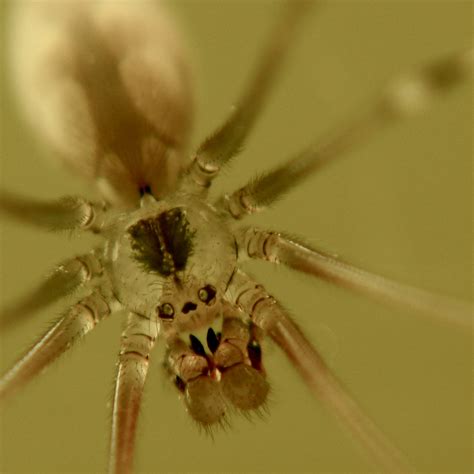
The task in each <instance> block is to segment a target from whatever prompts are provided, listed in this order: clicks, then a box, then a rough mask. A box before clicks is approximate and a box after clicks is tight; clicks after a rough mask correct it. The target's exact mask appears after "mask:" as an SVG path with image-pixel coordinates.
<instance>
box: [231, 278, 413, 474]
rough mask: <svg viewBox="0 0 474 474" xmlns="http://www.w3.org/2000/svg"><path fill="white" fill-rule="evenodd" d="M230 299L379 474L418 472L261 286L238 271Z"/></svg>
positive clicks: (232, 282) (233, 281)
mask: <svg viewBox="0 0 474 474" xmlns="http://www.w3.org/2000/svg"><path fill="white" fill-rule="evenodd" d="M228 297H229V299H230V301H231V302H232V303H234V304H235V305H237V306H238V307H239V308H240V309H242V310H243V311H245V312H246V313H247V314H249V316H250V317H251V318H252V321H253V323H254V324H255V325H256V326H258V327H259V328H261V329H262V330H263V331H264V333H266V334H267V335H269V336H270V337H271V338H272V339H273V341H275V342H276V344H277V345H278V346H279V347H280V348H281V349H282V350H283V352H284V353H285V354H286V356H287V357H288V359H289V360H290V362H291V363H292V364H293V365H294V366H295V368H296V369H297V370H298V372H299V373H300V375H301V376H302V377H303V379H304V381H305V382H306V384H307V385H308V387H309V389H310V390H311V392H312V393H313V394H314V396H315V397H316V398H317V399H318V400H319V401H320V402H321V403H323V404H324V405H325V407H326V408H327V409H328V410H329V411H330V412H331V413H332V414H333V415H334V416H335V417H336V419H337V420H338V422H339V423H340V424H341V425H342V428H343V430H344V431H347V432H349V433H350V434H351V436H352V438H353V440H354V441H355V442H357V443H358V444H359V447H361V448H363V451H364V453H365V454H366V455H367V456H368V458H369V460H370V461H371V462H372V463H374V465H375V466H376V467H377V469H380V470H381V471H383V472H397V473H402V472H403V473H410V472H414V470H413V468H412V467H411V466H410V465H409V463H408V461H407V460H406V459H405V457H404V456H403V454H402V453H401V452H400V451H399V450H398V449H397V448H396V447H395V446H394V445H393V444H392V443H391V442H390V441H389V440H388V439H387V438H386V436H385V435H384V434H383V433H382V432H381V431H380V429H379V428H378V427H377V426H376V425H375V423H374V422H373V421H372V420H371V419H370V418H369V417H368V416H367V415H366V414H365V413H364V412H363V411H362V409H361V408H360V407H359V405H358V404H357V403H356V401H355V400H354V399H353V398H352V397H351V395H349V393H348V392H347V390H346V389H345V388H344V386H343V385H342V384H341V382H339V380H338V379H337V377H336V376H335V375H334V374H333V373H332V372H331V370H330V369H329V367H328V366H327V365H326V363H325V362H324V360H323V359H322V357H321V355H320V354H319V353H318V351H317V350H316V349H315V348H314V347H313V346H312V345H311V343H310V342H309V341H308V340H307V339H306V337H305V336H304V335H303V333H302V332H301V330H300V329H299V328H298V326H297V325H296V324H295V323H294V322H293V321H292V320H291V318H290V317H289V316H288V314H287V313H286V311H285V310H284V309H283V308H282V307H281V306H280V305H279V304H278V302H277V301H276V300H275V299H274V298H273V297H272V296H270V295H269V294H268V293H267V292H266V290H265V289H264V288H263V287H262V285H260V284H257V283H256V282H255V281H253V280H252V279H251V278H250V277H248V276H247V275H245V274H244V273H243V272H241V271H240V270H239V271H237V272H236V273H234V277H233V279H232V281H231V284H230V286H229V290H228Z"/></svg>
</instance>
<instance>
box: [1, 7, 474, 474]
mask: <svg viewBox="0 0 474 474" xmlns="http://www.w3.org/2000/svg"><path fill="white" fill-rule="evenodd" d="M171 9H172V10H174V11H175V16H176V17H177V18H178V19H179V22H180V24H181V27H182V29H183V32H184V34H185V37H186V40H187V43H188V46H189V50H190V57H191V58H192V61H193V64H194V65H195V76H196V78H195V82H196V100H197V114H196V125H195V134H194V137H195V139H194V143H196V142H197V141H198V140H199V138H201V137H203V135H204V134H205V133H206V132H208V131H210V130H211V129H212V128H213V127H214V126H215V125H217V124H218V122H219V120H221V119H222V118H223V117H224V116H225V114H226V112H227V111H228V110H229V107H230V106H231V104H232V101H233V100H234V98H235V97H236V95H237V93H238V91H239V90H240V89H241V86H242V85H243V83H244V80H245V78H246V77H247V73H248V72H249V70H250V67H251V64H252V63H253V61H254V60H255V57H256V52H258V51H259V49H260V46H261V44H262V43H263V40H264V38H265V37H266V34H267V32H268V29H269V27H270V25H271V23H272V21H273V20H274V18H275V16H276V14H277V11H278V5H276V4H275V3H273V2H266V1H254V2H245V1H221V2H216V1H201V0H195V1H191V0H189V1H176V2H172V5H171ZM7 10H8V8H5V4H2V11H1V15H2V25H3V26H5V25H7V24H8V17H7V16H5V15H6V13H8V11H7ZM471 33H472V3H471V2H468V1H466V2H463V1H447V0H446V1H440V2H435V1H429V0H427V1H375V0H373V1H348V2H345V1H328V2H326V4H325V5H324V7H322V8H320V9H319V10H318V9H315V11H314V12H312V13H311V14H310V15H308V18H307V24H306V27H305V29H304V31H302V34H301V37H300V39H299V42H298V46H297V47H296V48H295V50H294V54H293V56H292V57H291V59H290V60H289V61H288V64H287V67H286V69H285V71H284V73H283V74H282V76H281V77H280V80H279V82H278V85H277V87H276V88H275V90H274V92H273V95H272V98H271V101H270V103H269V105H268V107H267V108H266V110H265V112H264V113H263V114H262V117H261V120H260V122H259V123H258V125H257V126H256V128H255V130H254V133H253V134H252V137H251V140H249V143H248V145H247V146H246V148H245V150H244V152H243V153H242V155H241V156H239V157H238V159H236V160H235V163H234V166H233V167H232V168H229V169H228V170H226V171H225V173H224V174H225V176H224V179H222V180H219V183H218V185H217V188H218V190H223V189H233V188H235V187H236V186H238V185H240V184H243V183H244V182H245V181H246V180H247V179H248V178H249V177H251V176H252V175H253V174H255V173H256V172H258V171H262V170H265V169H266V168H268V167H269V166H271V165H273V164H275V163H277V162H279V161H281V160H284V159H285V158H286V157H288V156H289V155H291V154H292V153H293V152H295V151H298V150H299V149H300V148H302V147H303V146H305V145H306V144H308V143H309V142H311V141H312V140H314V139H315V138H317V137H318V136H321V135H322V134H323V133H324V132H326V131H328V130H329V129H330V128H331V127H332V126H333V125H337V123H338V121H339V120H341V119H343V118H344V117H347V116H348V115H350V114H352V113H354V112H356V111H357V110H358V108H359V107H360V106H363V105H367V104H368V102H369V101H370V99H371V97H373V96H374V94H376V92H377V90H379V88H381V87H382V86H383V84H384V83H385V81H386V80H388V79H389V78H391V77H393V76H395V75H397V74H399V73H400V72H403V71H404V70H406V69H407V68H410V67H412V66H414V65H417V64H419V63H420V62H422V61H424V60H426V59H429V58H433V57H436V56H437V55H438V54H443V53H447V52H449V51H452V50H456V49H459V48H464V47H466V46H467V45H469V44H470V43H471ZM2 44H4V42H2ZM3 60H4V57H2V61H3ZM1 71H2V75H3V79H4V80H5V79H6V77H5V76H6V75H7V74H6V73H7V72H8V63H7V65H6V66H3V65H2V67H1ZM471 91H472V84H466V85H465V86H463V87H462V88H460V89H459V90H456V91H454V92H453V93H452V94H451V95H450V96H449V97H447V98H445V99H443V100H441V101H439V102H436V104H434V105H433V107H432V108H431V109H430V110H429V111H428V112H427V113H426V114H425V115H423V116H420V117H415V118H413V119H411V120H409V121H407V122H406V123H403V124H400V125H397V126H395V127H394V128H392V129H390V130H389V131H387V132H386V133H383V134H381V135H380V136H377V137H376V138H374V140H373V141H372V142H371V143H370V144H369V145H368V146H365V147H362V148H361V149H358V150H356V151H354V152H353V153H351V154H350V155H348V157H347V160H342V161H339V162H336V163H334V164H333V165H332V166H331V167H328V168H327V169H325V170H324V171H323V172H321V173H320V174H319V175H315V176H312V177H311V178H310V179H308V180H307V181H306V182H305V183H304V185H302V186H301V187H299V188H298V190H296V191H294V192H292V193H290V194H289V195H288V196H287V198H286V199H284V200H282V201H281V202H280V203H279V204H278V205H277V206H275V208H274V209H272V210H271V211H268V212H266V213H264V214H262V215H260V216H257V217H256V218H254V219H253V221H255V222H258V224H259V226H261V227H264V228H265V227H267V228H273V229H278V230H284V231H287V232H291V233H294V234H296V235H300V236H305V237H306V238H307V240H309V241H310V242H313V243H315V244H317V245H319V246H320V247H322V248H325V249H327V250H329V251H332V252H335V253H337V254H339V255H341V256H344V257H345V258H348V259H350V260H352V261H353V262H354V263H357V264H358V265H360V266H362V267H364V268H367V269H369V270H372V271H374V272H378V273H381V274H384V275H387V276H390V277H393V278H396V279H398V280H400V281H403V282H406V283H411V284H414V285H419V286H422V287H425V288H428V289H430V290H434V291H439V292H444V293H447V294H450V295H454V296H459V297H465V298H469V297H470V292H471V283H472V282H471V268H472V261H471V239H472V233H471V227H470V222H471V218H470V217H471V207H470V203H471V196H472V181H471V179H472V174H471V151H472V142H471V136H470V133H471V131H472V116H471V111H472V94H471ZM1 112H2V151H1V181H2V183H1V185H2V187H4V188H7V189H10V190H16V191H18V192H21V193H24V194H27V195H31V196H36V197H38V198H54V197H57V196H61V195H64V194H74V193H76V194H77V193H79V194H83V195H86V196H91V195H92V193H91V188H90V187H88V186H87V183H83V182H81V181H79V180H78V179H76V178H75V177H74V176H71V175H70V174H68V172H67V171H65V170H62V169H60V168H58V167H54V166H51V164H50V163H48V160H47V157H48V154H49V152H48V150H44V149H42V148H41V147H39V146H38V143H37V142H36V141H35V140H34V138H33V137H32V136H31V135H30V132H29V130H28V129H27V127H26V126H25V125H24V124H23V123H22V122H21V121H20V119H19V118H18V116H17V114H16V112H15V109H14V107H13V102H12V97H11V92H10V90H9V88H8V84H7V83H6V82H3V84H2V105H1ZM0 225H1V229H2V233H1V238H2V240H1V267H0V268H1V277H2V286H1V297H2V298H1V299H2V301H10V300H11V299H12V298H14V297H16V296H19V295H20V294H21V293H22V292H24V291H26V290H27V289H28V288H30V287H31V286H32V285H34V283H35V282H37V281H38V280H39V279H40V278H41V277H42V275H44V273H45V272H46V271H47V270H48V269H50V268H51V267H52V266H53V265H54V263H55V262H58V261H60V260H61V259H63V258H65V257H67V256H71V255H73V254H74V253H77V252H82V251H84V250H85V249H87V248H88V247H89V246H90V245H91V242H95V240H94V239H92V238H90V237H87V238H85V239H79V238H76V237H71V236H70V235H69V234H66V233H58V234H52V235H48V234H46V233H43V232H41V231H38V230H36V229H34V228H29V227H26V226H22V225H20V224H17V223H16V222H13V221H10V220H6V219H2V220H1V221H0ZM269 265H270V264H260V265H253V266H252V267H251V268H252V271H253V272H254V273H255V274H256V275H258V278H260V279H261V280H262V282H264V283H265V285H266V287H267V288H268V289H269V290H270V291H271V292H272V293H273V294H274V295H276V296H277V297H278V298H280V299H281V301H282V302H283V304H284V305H285V306H286V307H287V308H288V309H289V310H290V311H291V313H292V314H293V315H294V317H295V319H296V320H297V321H298V322H299V323H300V325H301V326H302V328H303V329H304V330H305V332H306V334H307V335H308V337H309V338H310V339H311V340H312V341H313V342H314V343H315V344H316V345H317V346H318V347H320V349H321V351H322V352H323V354H324V355H325V356H326V358H327V360H328V362H329V364H330V366H331V367H332V369H333V370H334V371H335V373H336V374H338V376H339V377H340V378H341V380H342V381H343V382H344V383H345V385H346V386H347V387H348V388H349V390H350V391H351V393H352V394H354V395H355V397H356V398H357V399H358V400H359V401H360V404H361V405H362V406H363V407H364V408H365V410H366V411H367V413H369V414H370V415H371V416H372V417H373V418H374V419H375V420H376V421H377V423H378V425H379V426H380V427H382V428H383V429H384V431H385V432H386V433H387V434H388V435H389V436H390V437H391V438H392V439H393V440H394V441H395V442H396V443H397V444H398V445H399V446H400V447H401V449H402V450H403V451H404V452H405V453H406V454H407V456H408V457H409V458H410V459H411V460H412V462H413V464H414V465H415V466H416V467H417V468H418V469H419V470H420V471H423V472H430V473H433V472H450V473H454V472H456V473H458V472H459V473H461V472H462V473H467V472H471V471H472V468H473V466H472V464H471V463H472V461H471V452H470V449H471V433H472V405H471V402H472V384H471V369H472V342H471V337H470V335H469V334H467V333H465V332H463V331H462V330H458V329H455V328H450V327H447V326H443V325H441V324H439V323H436V322H433V321H430V320H428V319H426V318H424V317H423V316H418V315H416V314H413V313H410V312H407V311H403V310H398V309H391V308H386V307H383V306H382V305H380V304H378V303H374V302H371V301H368V300H366V299H365V298H364V297H360V296H357V295H353V294H350V293H348V292H346V291H344V290H340V289H338V288H336V287H333V286H331V285H329V284H326V283H324V282H321V281H318V280H313V279H310V278H307V277H304V276H301V275H298V274H296V273H294V272H291V271H289V270H286V269H275V268H272V267H270V266H269ZM60 310H61V305H58V306H55V307H53V308H51V309H50V310H47V311H43V312H41V313H40V314H38V315H35V316H34V317H32V318H31V319H29V320H27V321H21V315H18V317H19V323H18V325H17V327H15V328H14V329H12V330H9V331H8V332H6V333H5V334H3V335H2V338H1V366H2V369H5V368H6V367H8V366H9V365H10V364H11V363H12V362H13V361H14V360H15V358H16V357H17V356H18V355H19V354H20V353H21V352H22V351H23V350H24V349H25V348H26V347H28V345H29V344H30V343H31V341H32V340H33V339H34V338H36V337H38V336H39V335H40V334H41V332H42V331H43V330H44V328H45V327H46V326H47V324H48V322H49V321H50V320H51V319H53V318H55V317H57V316H58V314H59V313H60ZM122 322H123V315H122V314H118V315H116V317H114V318H111V319H110V320H108V321H106V322H104V323H103V324H101V325H100V326H99V327H98V328H97V329H96V330H95V331H94V332H93V333H92V334H90V335H89V336H88V337H87V340H86V341H84V343H80V344H79V347H76V348H75V349H74V350H72V351H71V353H70V354H67V355H66V356H65V357H64V359H63V360H61V361H60V362H59V363H57V364H55V366H54V367H53V368H52V369H51V370H49V371H48V372H47V373H45V374H44V375H42V376H41V377H40V378H39V379H38V380H36V381H34V382H33V383H31V384H30V385H29V386H28V387H26V388H25V390H23V391H21V392H20V393H18V395H17V396H16V397H15V398H14V399H12V400H9V401H8V403H6V404H5V405H4V406H3V407H2V408H1V412H0V413H1V415H0V416H1V440H0V442H1V445H0V446H1V448H0V471H1V472H9V473H10V472H11V473H17V472H18V473H19V472H44V473H53V472H62V473H64V472H87V473H92V472H103V471H104V469H105V466H106V456H107V444H108V436H109V425H110V400H111V394H112V387H113V374H114V370H115V360H116V354H117V352H118V341H119V335H120V329H121V324H122ZM158 346H159V347H158V350H157V351H156V352H155V353H154V356H155V357H154V360H153V363H152V365H151V368H150V372H149V380H148V385H147V390H146V396H145V401H144V406H143V410H142V412H141V419H140V427H139V431H138V443H137V446H138V447H137V459H136V469H137V471H138V472H150V473H151V472H231V471H233V472H303V471H306V472H356V471H357V472H368V471H369V470H370V465H369V464H367V463H366V462H365V461H364V459H363V458H362V457H360V456H359V453H358V452H357V450H356V449H354V448H353V446H352V444H351V442H350V441H349V440H348V438H347V436H346V435H345V434H344V432H342V431H341V430H340V428H339V426H338V425H337V424H336V423H335V422H334V419H333V418H332V417H331V415H330V414H329V415H328V414H327V413H326V412H325V411H324V410H323V409H322V408H321V406H320V405H319V403H318V402H317V401H316V400H315V399H313V398H312V396H311V395H310V394H309V392H308V391H307V389H306V388H305V386H304V384H303V382H302V380H300V378H299V376H298V375H297V374H296V373H295V372H294V371H293V370H292V368H291V367H290V365H289V363H288V362H287V361H286V360H285V359H284V357H283V356H282V354H281V353H280V352H279V350H278V348H276V347H273V346H272V345H271V344H267V346H265V347H264V356H265V364H266V367H267V369H268V376H269V379H270V381H271V384H272V392H271V396H270V400H269V403H268V415H265V416H264V417H263V420H261V419H259V418H258V417H255V418H254V419H253V420H252V421H248V420H246V419H244V418H243V417H238V416H235V417H233V418H232V427H231V428H229V429H226V430H225V431H216V432H215V433H214V434H213V438H211V437H209V436H206V435H205V434H203V433H200V432H199V430H198V429H197V428H196V427H195V426H194V424H193V423H192V421H191V420H190V419H189V418H188V416H187V414H186V413H185V411H184V408H183V405H182V402H181V401H180V400H179V399H178V398H177V396H176V393H175V390H174V387H172V386H171V385H170V384H169V383H168V380H166V378H165V377H164V376H163V373H162V371H161V368H160V363H161V355H162V347H161V344H159V343H158Z"/></svg>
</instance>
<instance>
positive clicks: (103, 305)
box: [0, 292, 116, 401]
mask: <svg viewBox="0 0 474 474" xmlns="http://www.w3.org/2000/svg"><path fill="white" fill-rule="evenodd" d="M112 304H114V305H115V304H116V302H115V301H113V299H112V297H105V296H103V295H102V294H101V293H99V292H94V293H92V294H91V295H89V296H87V297H86V298H84V299H83V300H81V301H80V302H79V303H77V304H76V305H74V306H73V307H71V308H70V310H69V311H68V312H67V314H66V315H65V316H63V317H62V318H61V319H59V321H57V322H56V323H55V324H54V325H53V327H52V328H51V329H50V330H49V331H48V332H47V333H46V334H45V335H44V336H43V337H42V338H41V339H40V340H39V341H38V342H36V343H35V344H34V345H33V347H32V348H31V349H30V350H29V351H28V352H27V353H26V354H25V355H24V356H23V357H21V358H20V359H19V360H18V362H16V364H14V365H13V367H12V368H11V369H10V370H9V371H8V372H6V373H5V374H4V375H3V376H2V377H1V378H0V401H1V400H2V399H4V398H5V397H6V396H8V395H11V393H12V392H14V391H15V390H17V389H18V388H20V387H21V386H22V385H24V384H25V383H27V382H29V381H30V380H31V379H32V378H33V377H34V376H35V375H37V374H39V373H40V372H41V371H42V370H43V369H45V368H46V367H47V366H49V365H50V364H51V362H53V361H54V360H55V359H57V358H58V357H59V356H60V355H61V354H62V353H63V352H65V351H66V350H67V349H69V348H70V347H71V346H72V345H73V343H75V342H76V341H77V340H78V339H81V338H82V337H83V336H85V335H86V334H87V333H88V332H89V331H91V330H92V329H94V327H95V326H96V325H97V323H98V322H99V321H101V320H102V319H103V318H104V317H106V316H108V315H109V314H110V312H111V309H112V308H111V306H112Z"/></svg>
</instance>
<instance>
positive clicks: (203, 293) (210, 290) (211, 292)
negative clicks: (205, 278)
mask: <svg viewBox="0 0 474 474" xmlns="http://www.w3.org/2000/svg"><path fill="white" fill-rule="evenodd" d="M215 296H216V289H215V288H214V287H213V286H211V285H206V286H205V287H204V288H201V289H200V290H199V291H198V298H199V299H200V300H201V301H203V302H204V303H206V304H209V303H210V302H211V301H212V300H213V299H214V298H215Z"/></svg>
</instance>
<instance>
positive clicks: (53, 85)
mask: <svg viewBox="0 0 474 474" xmlns="http://www.w3.org/2000/svg"><path fill="white" fill-rule="evenodd" d="M12 10H13V11H12V18H11V20H12V21H11V30H10V33H11V34H10V42H11V50H12V55H11V68H10V69H11V71H12V75H13V77H12V82H13V85H14V87H15V88H16V91H17V92H18V96H19V101H20V105H21V107H22V109H23V111H24V113H25V115H26V117H27V119H28V121H29V122H30V123H31V125H32V127H33V128H34V130H35V131H36V132H38V133H39V135H40V136H41V138H42V139H43V140H44V141H45V142H46V145H48V146H50V147H52V148H53V149H54V151H55V152H56V154H57V156H58V158H59V159H61V160H62V161H63V162H65V163H66V164H67V165H69V167H70V168H72V169H73V170H74V171H76V172H77V173H79V174H81V175H82V176H84V177H86V178H88V179H91V180H95V181H96V183H97V185H98V186H99V188H100V190H101V192H102V193H103V195H104V197H105V198H106V199H108V200H109V201H111V202H113V203H116V204H126V205H133V204H134V203H135V202H137V200H138V197H139V193H140V189H141V188H146V187H147V186H149V187H150V188H151V190H152V192H153V193H154V194H155V196H158V197H161V196H163V195H165V194H167V193H168V192H169V191H170V190H172V189H173V188H174V185H175V183H176V179H177V177H178V175H179V173H180V171H181V169H182V166H183V156H184V151H185V149H186V145H187V141H188V137H189V132H190V126H191V118H192V94H191V87H190V72H189V70H188V66H187V62H186V60H185V56H184V54H183V49H182V47H181V45H180V43H179V38H178V36H177V33H176V29H175V27H174V26H173V24H172V22H171V21H170V19H169V18H168V16H167V15H166V12H165V11H164V9H163V7H162V6H161V5H160V4H159V3H158V2H149V1H146V2H144V1H140V0H137V1H134V2H103V1H102V2H77V1H67V0H63V1H62V2H58V1H55V2H52V1H46V2H18V4H17V5H15V6H14V7H13V9H12ZM13 51H14V53H13Z"/></svg>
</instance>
